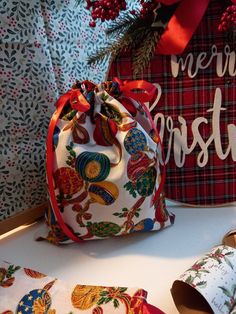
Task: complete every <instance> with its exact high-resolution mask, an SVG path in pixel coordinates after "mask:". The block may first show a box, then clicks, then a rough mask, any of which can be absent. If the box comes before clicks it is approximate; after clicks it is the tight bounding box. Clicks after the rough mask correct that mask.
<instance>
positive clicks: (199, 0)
mask: <svg viewBox="0 0 236 314" xmlns="http://www.w3.org/2000/svg"><path fill="white" fill-rule="evenodd" d="M209 2H210V0H182V1H181V2H180V4H179V6H178V8H177V9H176V11H175V13H174V15H173V16H172V17H171V19H170V21H169V23H168V25H167V28H166V30H165V31H164V33H163V35H162V36H161V39H160V40H159V42H158V45H157V50H156V52H157V53H158V54H163V55H171V54H174V55H178V54H181V53H183V51H184V49H185V48H186V46H187V45H188V43H189V41H190V39H191V38H192V36H193V34H194V32H195V31H196V29H197V27H198V25H199V23H200V22H201V20H202V17H203V16H204V14H205V12H206V9H207V7H208V4H209Z"/></svg>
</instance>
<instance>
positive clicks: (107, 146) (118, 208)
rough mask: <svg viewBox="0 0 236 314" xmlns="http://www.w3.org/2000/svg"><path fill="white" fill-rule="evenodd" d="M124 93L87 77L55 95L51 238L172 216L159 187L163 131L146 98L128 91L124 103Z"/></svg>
mask: <svg viewBox="0 0 236 314" xmlns="http://www.w3.org/2000/svg"><path fill="white" fill-rule="evenodd" d="M152 88H154V87H153V86H152ZM153 91H154V92H152V93H150V95H152V96H153V95H154V93H155V88H154V89H153ZM120 94H121V93H120V90H119V84H118V83H117V82H105V83H102V84H99V85H94V84H93V83H91V82H89V81H84V82H77V83H76V84H75V85H74V86H73V88H72V89H71V90H70V91H69V92H67V93H66V94H65V95H63V96H62V97H61V98H60V99H59V100H58V102H57V110H56V112H55V113H54V115H53V117H52V119H51V123H50V126H49V132H48V139H47V164H46V167H47V181H48V192H49V198H50V203H51V207H50V209H49V212H48V213H47V215H46V222H47V225H48V227H49V233H48V235H47V236H46V239H48V240H49V241H51V242H53V243H57V244H59V243H68V242H71V241H72V240H73V241H75V242H81V241H83V240H88V239H104V238H107V237H110V236H120V235H126V234H129V233H134V232H137V231H150V230H159V229H162V228H164V227H166V226H168V225H170V224H171V223H173V220H174V216H172V215H171V214H169V213H168V211H167V209H166V207H165V201H164V196H163V195H162V190H163V184H164V175H162V173H161V170H160V156H161V155H160V154H161V150H162V149H161V144H160V141H159V135H158V133H157V132H156V128H155V126H154V123H153V121H152V119H151V116H150V114H149V112H148V110H147V109H146V108H145V105H143V104H142V103H140V102H137V101H135V100H134V99H133V100H132V99H131V98H129V99H127V98H126V99H125V97H123V98H121V101H122V103H123V104H124V105H122V103H121V102H120V101H119V99H120V98H119V96H120ZM128 100H129V102H128ZM129 110H130V111H129Z"/></svg>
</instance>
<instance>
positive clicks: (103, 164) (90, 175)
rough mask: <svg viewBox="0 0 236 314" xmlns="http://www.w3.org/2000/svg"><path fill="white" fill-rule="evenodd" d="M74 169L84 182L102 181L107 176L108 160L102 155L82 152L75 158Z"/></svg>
mask: <svg viewBox="0 0 236 314" xmlns="http://www.w3.org/2000/svg"><path fill="white" fill-rule="evenodd" d="M75 168H76V170H77V171H78V172H79V174H80V175H81V177H82V178H83V179H84V180H85V181H88V182H98V181H103V180H105V179H106V178H107V176H108V175H109V172H110V160H109V158H108V157H107V156H106V155H104V154H102V153H93V152H83V153H81V154H80V155H79V156H78V157H77V159H76V163H75Z"/></svg>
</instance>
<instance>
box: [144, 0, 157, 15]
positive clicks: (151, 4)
mask: <svg viewBox="0 0 236 314" xmlns="http://www.w3.org/2000/svg"><path fill="white" fill-rule="evenodd" d="M157 3H158V1H156V0H148V1H145V0H140V4H141V9H140V17H141V19H146V18H148V17H150V16H153V15H154V10H155V9H156V7H157Z"/></svg>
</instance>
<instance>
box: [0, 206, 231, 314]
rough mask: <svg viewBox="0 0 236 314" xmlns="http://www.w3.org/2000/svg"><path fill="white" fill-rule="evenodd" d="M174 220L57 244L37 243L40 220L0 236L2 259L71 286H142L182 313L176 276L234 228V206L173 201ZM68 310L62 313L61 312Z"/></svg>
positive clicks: (156, 301) (153, 299)
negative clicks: (175, 296)
mask: <svg viewBox="0 0 236 314" xmlns="http://www.w3.org/2000/svg"><path fill="white" fill-rule="evenodd" d="M168 208H169V211H172V212H173V213H175V214H176V220H175V224H174V225H173V226H172V227H169V228H167V229H165V230H162V231H161V232H150V233H146V234H135V235H131V236H127V237H123V238H114V239H109V240H98V241H87V242H85V243H84V244H82V245H78V244H71V245H67V246H60V247H57V246H54V245H52V244H49V243H47V242H35V240H34V238H35V236H37V235H39V234H40V229H41V230H42V228H44V226H43V223H42V222H40V223H36V224H34V225H31V226H29V227H27V228H25V229H23V230H20V231H17V232H15V233H12V234H7V235H3V236H0V259H1V260H6V261H9V262H14V263H15V264H19V265H22V266H25V267H29V268H33V269H35V270H38V271H41V272H43V273H45V274H48V275H50V276H52V277H57V278H60V279H62V280H65V281H69V282H71V283H73V284H77V283H80V284H91V285H105V286H127V287H139V288H144V289H146V290H147V291H148V301H149V302H150V303H152V304H153V305H156V306H157V307H159V308H160V309H162V310H163V311H164V312H165V313H167V314H175V313H178V312H177V310H176V308H175V306H174V303H173V300H172V297H171V294H170V288H171V286H172V283H173V281H174V280H175V279H177V278H178V276H179V275H181V274H182V273H183V272H184V271H185V270H186V269H187V268H189V267H190V266H191V265H192V264H193V263H194V262H195V261H196V260H197V259H198V258H199V257H201V256H202V255H204V254H205V253H207V252H208V251H209V250H210V249H211V248H212V247H213V246H215V245H217V244H220V242H221V240H222V237H223V235H224V234H225V233H226V232H227V231H229V230H230V229H233V228H236V206H225V207H219V208H191V207H184V206H181V205H175V204H169V205H168ZM61 314H64V313H61Z"/></svg>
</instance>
